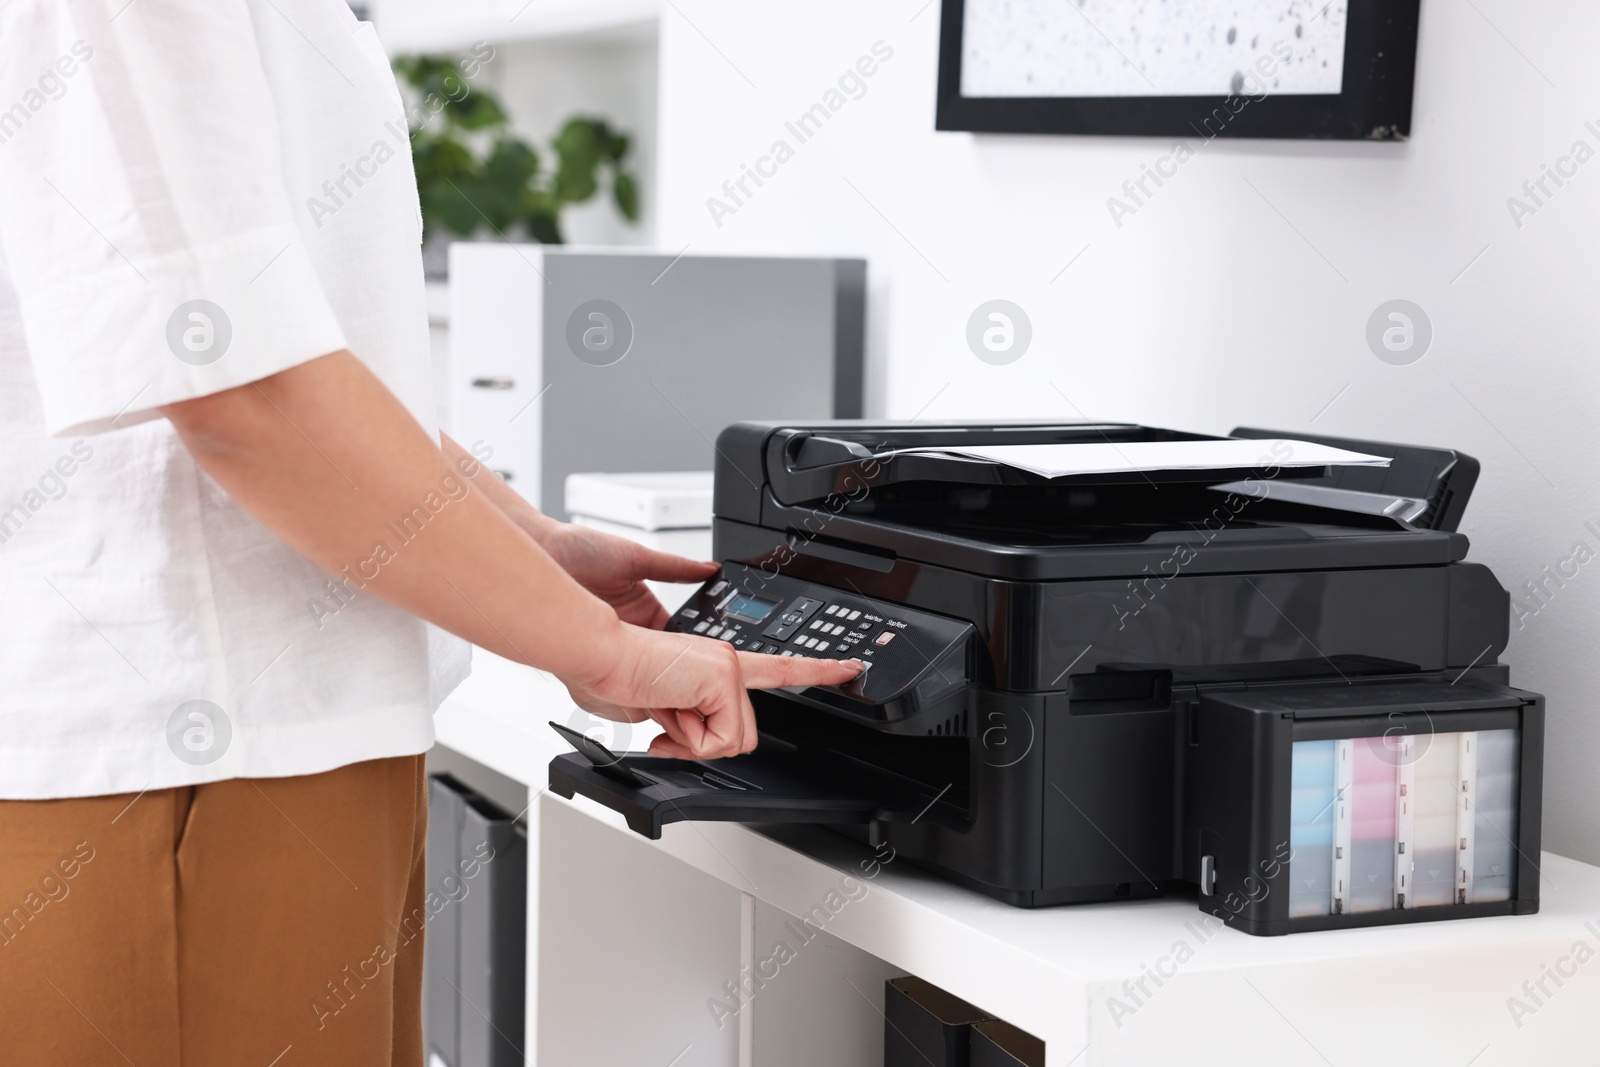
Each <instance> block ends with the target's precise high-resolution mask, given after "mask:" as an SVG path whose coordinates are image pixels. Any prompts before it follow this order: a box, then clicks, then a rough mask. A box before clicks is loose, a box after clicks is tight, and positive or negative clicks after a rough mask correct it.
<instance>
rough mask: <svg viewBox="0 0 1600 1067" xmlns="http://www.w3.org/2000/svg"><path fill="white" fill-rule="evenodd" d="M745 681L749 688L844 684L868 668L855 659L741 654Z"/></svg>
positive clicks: (740, 658)
mask: <svg viewBox="0 0 1600 1067" xmlns="http://www.w3.org/2000/svg"><path fill="white" fill-rule="evenodd" d="M739 667H740V669H741V670H742V671H743V672H744V684H745V686H746V687H747V688H750V689H788V688H791V687H793V686H804V685H844V684H845V683H846V682H848V681H850V680H851V679H852V678H855V677H856V676H857V675H859V674H860V673H861V672H862V671H864V670H866V669H867V668H866V664H864V663H862V662H861V661H860V660H856V659H813V658H811V657H809V656H768V655H763V654H761V653H756V652H741V653H739Z"/></svg>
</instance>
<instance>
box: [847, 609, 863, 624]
mask: <svg viewBox="0 0 1600 1067" xmlns="http://www.w3.org/2000/svg"><path fill="white" fill-rule="evenodd" d="M859 618H861V612H859V611H852V612H851V613H850V621H851V622H855V621H856V620H857V619H859Z"/></svg>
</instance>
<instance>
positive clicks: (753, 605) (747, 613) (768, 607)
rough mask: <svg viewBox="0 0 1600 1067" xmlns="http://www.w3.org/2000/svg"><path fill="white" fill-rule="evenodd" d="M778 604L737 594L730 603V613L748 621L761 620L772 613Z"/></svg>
mask: <svg viewBox="0 0 1600 1067" xmlns="http://www.w3.org/2000/svg"><path fill="white" fill-rule="evenodd" d="M777 606H778V605H777V603H776V602H775V601H771V600H758V599H757V598H755V597H753V596H736V597H734V598H733V601H732V602H731V603H729V605H728V614H729V615H732V616H733V617H734V618H736V619H743V620H744V621H746V622H760V621H761V620H762V619H764V618H766V617H767V616H768V615H771V614H772V611H773V609H774V608H776V607H777Z"/></svg>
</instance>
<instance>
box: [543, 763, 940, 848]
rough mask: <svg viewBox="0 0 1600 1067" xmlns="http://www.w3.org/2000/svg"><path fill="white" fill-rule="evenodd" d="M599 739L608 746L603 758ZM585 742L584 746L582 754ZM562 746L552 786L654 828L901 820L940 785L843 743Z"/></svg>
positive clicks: (641, 827)
mask: <svg viewBox="0 0 1600 1067" xmlns="http://www.w3.org/2000/svg"><path fill="white" fill-rule="evenodd" d="M596 749H598V750H599V752H600V753H604V755H601V756H599V757H598V758H597V754H596V751H595V750H596ZM580 752H581V753H582V754H580ZM580 752H570V753H567V754H565V755H561V756H557V757H556V758H555V759H554V760H552V761H551V763H550V790H551V792H553V793H555V794H556V795H557V796H561V797H566V798H567V799H569V800H570V799H571V798H572V797H573V796H574V795H578V794H581V795H583V796H586V797H588V798H589V799H591V800H595V801H598V802H599V803H601V804H604V805H605V806H606V807H608V808H610V809H612V810H613V811H616V812H618V813H620V814H621V815H622V816H623V818H625V819H626V820H627V822H628V827H629V828H630V829H632V830H634V831H635V832H636V833H639V834H643V835H644V836H646V837H649V838H658V837H660V836H661V828H662V826H664V825H666V824H667V823H670V822H683V821H686V820H691V819H692V820H695V821H700V822H750V823H824V824H835V825H840V824H848V823H867V822H871V821H873V820H875V819H882V820H888V821H905V820H908V819H913V818H915V817H917V816H919V815H920V814H922V813H923V812H924V811H926V810H927V809H928V808H929V807H931V806H932V802H933V800H934V799H935V798H936V793H937V790H923V789H921V788H920V787H918V786H917V785H915V784H914V783H911V782H908V781H906V780H904V779H900V778H895V777H891V776H889V775H886V774H883V773H882V772H874V771H872V770H871V769H869V768H866V767H865V766H863V765H861V764H859V763H856V762H854V761H852V760H848V759H846V758H844V757H842V756H840V755H838V754H837V753H833V752H828V751H825V750H821V749H811V748H795V747H793V746H790V745H786V744H784V743H783V742H781V741H776V740H773V739H767V740H764V741H763V742H762V744H761V747H760V748H758V749H757V750H756V751H754V752H751V753H749V754H748V755H744V756H734V757H732V758H730V759H720V760H708V761H706V762H703V763H698V762H695V761H693V760H679V759H661V758H657V757H654V756H645V755H641V754H637V753H634V754H623V755H612V754H610V753H605V750H604V749H601V748H599V746H593V747H592V748H585V749H580Z"/></svg>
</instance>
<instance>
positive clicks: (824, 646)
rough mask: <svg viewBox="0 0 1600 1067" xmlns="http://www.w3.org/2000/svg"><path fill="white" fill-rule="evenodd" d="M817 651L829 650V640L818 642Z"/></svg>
mask: <svg viewBox="0 0 1600 1067" xmlns="http://www.w3.org/2000/svg"><path fill="white" fill-rule="evenodd" d="M817 651H818V652H826V651H828V642H826V641H818V642H817Z"/></svg>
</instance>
